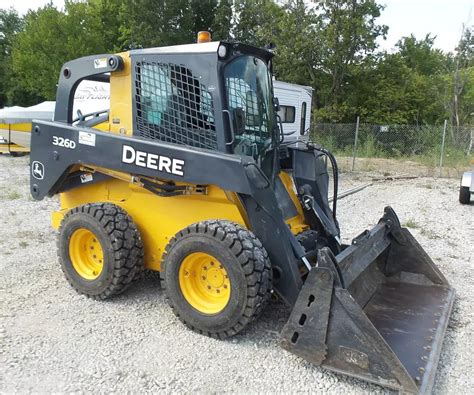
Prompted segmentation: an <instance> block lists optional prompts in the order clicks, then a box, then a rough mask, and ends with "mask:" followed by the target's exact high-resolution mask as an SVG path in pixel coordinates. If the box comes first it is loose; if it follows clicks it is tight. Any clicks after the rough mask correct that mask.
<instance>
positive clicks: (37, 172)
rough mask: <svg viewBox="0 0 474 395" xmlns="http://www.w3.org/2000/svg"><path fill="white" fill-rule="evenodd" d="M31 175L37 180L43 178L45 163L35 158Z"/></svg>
mask: <svg viewBox="0 0 474 395" xmlns="http://www.w3.org/2000/svg"><path fill="white" fill-rule="evenodd" d="M31 175H32V176H33V177H34V178H36V179H37V180H42V179H43V178H44V165H43V164H42V163H41V162H38V161H37V160H35V161H34V162H33V163H32V164H31Z"/></svg>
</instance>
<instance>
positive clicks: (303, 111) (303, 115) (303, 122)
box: [300, 102, 306, 135]
mask: <svg viewBox="0 0 474 395" xmlns="http://www.w3.org/2000/svg"><path fill="white" fill-rule="evenodd" d="M304 132H306V102H303V104H302V105H301V126H300V135H303V134H304Z"/></svg>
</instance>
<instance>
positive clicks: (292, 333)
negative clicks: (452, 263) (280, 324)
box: [281, 207, 454, 393]
mask: <svg viewBox="0 0 474 395" xmlns="http://www.w3.org/2000/svg"><path fill="white" fill-rule="evenodd" d="M453 300H454V290H453V289H452V288H451V287H450V286H449V284H448V282H447V281H446V279H445V278H444V276H443V275H442V274H441V272H440V271H439V270H438V268H437V267H436V266H435V264H434V263H433V261H432V260H431V259H430V257H429V256H428V255H427V254H426V252H425V251H424V250H423V249H422V248H421V246H420V245H419V244H418V243H417V241H416V240H415V239H414V238H413V236H412V235H411V233H410V232H409V231H408V230H407V229H405V228H401V227H400V223H399V221H398V218H397V216H396V215H395V213H394V212H393V210H392V209H391V208H390V207H387V208H385V214H384V216H383V217H382V219H381V220H380V222H379V223H378V224H377V225H376V226H375V227H374V228H373V229H372V230H370V231H366V232H364V233H362V234H361V235H360V236H358V237H357V238H355V239H354V240H353V242H352V245H351V246H349V247H347V248H346V249H345V250H344V251H343V252H341V253H340V254H338V255H337V256H334V255H333V254H332V253H331V251H330V250H329V249H327V248H324V249H322V250H321V251H320V253H319V254H318V265H317V267H315V268H314V269H312V270H311V272H310V273H309V274H308V277H307V279H306V281H305V283H304V285H303V288H302V289H301V292H300V294H299V296H298V300H297V302H296V304H295V306H294V308H293V310H292V312H291V316H290V318H289V320H288V322H287V323H286V325H285V327H284V328H283V330H282V333H281V344H282V346H283V347H284V348H285V349H287V350H288V351H290V352H292V353H294V354H296V355H299V356H301V357H303V358H304V359H306V360H308V361H310V362H313V363H315V364H317V365H321V366H323V367H325V368H327V369H330V370H333V371H335V372H339V373H343V374H346V375H350V376H353V377H357V378H360V379H363V380H367V381H370V382H373V383H376V384H379V385H382V386H385V387H389V388H393V389H396V390H400V391H404V392H411V393H429V392H430V391H431V388H432V386H433V383H434V377H435V373H436V367H437V365H438V361H439V356H440V352H441V347H442V344H443V339H444V334H445V331H446V327H447V324H448V320H449V316H450V313H451V309H452V304H453Z"/></svg>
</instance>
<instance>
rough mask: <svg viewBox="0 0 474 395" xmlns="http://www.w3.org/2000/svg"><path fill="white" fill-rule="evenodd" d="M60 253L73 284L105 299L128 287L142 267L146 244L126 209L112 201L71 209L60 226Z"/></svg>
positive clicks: (88, 294) (97, 297)
mask: <svg viewBox="0 0 474 395" xmlns="http://www.w3.org/2000/svg"><path fill="white" fill-rule="evenodd" d="M58 256H59V260H60V263H61V267H62V270H63V272H64V274H65V276H66V279H67V280H68V282H69V283H70V284H71V286H72V287H73V288H74V289H75V290H76V291H77V292H78V293H80V294H83V295H87V296H89V297H91V298H94V299H106V298H109V297H111V296H113V295H116V294H120V293H122V292H123V291H125V290H126V289H127V288H128V287H129V285H130V284H131V283H132V281H133V280H134V279H135V278H137V277H138V276H139V275H140V274H141V272H142V270H143V244H142V240H141V237H140V234H139V232H138V229H137V227H136V225H135V224H134V223H133V221H132V219H131V218H130V217H129V216H128V215H127V213H126V212H125V211H124V210H123V209H121V208H120V207H118V206H116V205H114V204H111V203H94V204H86V205H83V206H79V207H76V208H74V209H72V210H71V211H69V212H68V213H67V214H66V215H65V217H64V219H63V221H62V223H61V227H60V229H59V237H58Z"/></svg>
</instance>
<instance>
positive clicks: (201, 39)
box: [197, 31, 211, 43]
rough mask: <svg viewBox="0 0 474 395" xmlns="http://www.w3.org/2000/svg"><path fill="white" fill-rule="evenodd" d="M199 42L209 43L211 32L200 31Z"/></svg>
mask: <svg viewBox="0 0 474 395" xmlns="http://www.w3.org/2000/svg"><path fill="white" fill-rule="evenodd" d="M197 42H198V43H209V42H211V33H209V32H208V31H202V32H199V33H198V36H197Z"/></svg>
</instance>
